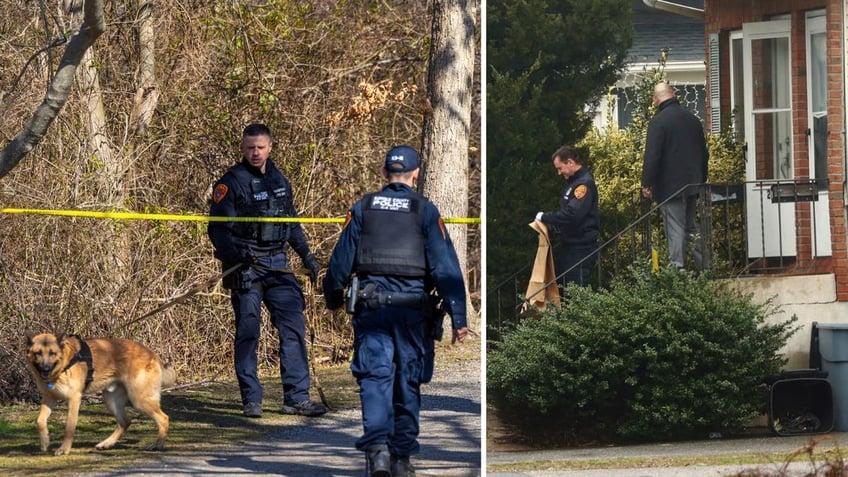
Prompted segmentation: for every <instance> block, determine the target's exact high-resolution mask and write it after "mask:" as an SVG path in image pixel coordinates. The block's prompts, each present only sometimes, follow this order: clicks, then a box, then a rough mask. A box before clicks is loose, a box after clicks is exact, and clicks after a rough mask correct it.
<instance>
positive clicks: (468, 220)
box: [0, 208, 480, 224]
mask: <svg viewBox="0 0 848 477" xmlns="http://www.w3.org/2000/svg"><path fill="white" fill-rule="evenodd" d="M0 214H34V215H54V216H62V217H87V218H92V219H114V220H175V221H184V222H301V223H308V224H322V223H324V224H326V223H339V224H341V223H344V221H345V219H344V217H331V218H321V217H223V216H209V215H188V214H142V213H138V212H97V211H92V210H54V209H15V208H6V209H0ZM443 220H444V222H445V223H446V224H479V223H480V218H479V217H457V218H445V219H443Z"/></svg>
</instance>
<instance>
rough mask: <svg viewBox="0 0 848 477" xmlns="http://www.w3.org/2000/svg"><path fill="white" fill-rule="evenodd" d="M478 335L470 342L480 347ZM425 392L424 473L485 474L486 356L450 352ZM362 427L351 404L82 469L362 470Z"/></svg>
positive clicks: (220, 475) (160, 472) (214, 472)
mask: <svg viewBox="0 0 848 477" xmlns="http://www.w3.org/2000/svg"><path fill="white" fill-rule="evenodd" d="M477 341H479V340H474V343H466V345H470V346H475V347H479V343H477ZM474 355H476V356H478V357H479V353H475V354H474ZM422 395H423V396H422V406H421V407H422V412H421V438H420V443H421V453H420V454H419V455H417V456H414V457H413V459H412V462H413V464H414V465H415V466H416V469H417V474H418V475H419V476H422V477H424V476H458V477H466V476H467V477H472V476H479V475H481V472H480V467H481V430H480V423H481V418H480V415H481V414H480V413H481V405H480V360H479V358H478V359H476V360H468V359H461V360H457V359H456V358H455V357H451V356H445V355H444V354H443V355H442V359H437V363H436V373H435V375H434V377H433V381H432V382H431V383H430V384H428V385H425V386H424V387H423V388H422ZM361 430H362V423H361V416H360V412H359V409H358V408H356V409H345V410H339V411H335V412H331V413H328V414H326V415H324V416H321V417H317V418H294V419H289V420H286V422H285V423H282V424H280V425H278V426H271V427H269V430H268V431H267V432H266V433H265V435H264V436H263V437H262V438H261V439H255V440H249V441H245V442H234V443H233V444H232V446H229V447H227V448H217V449H215V450H214V451H211V452H204V453H193V452H189V451H179V452H171V451H166V452H165V453H163V454H161V455H158V456H156V460H151V461H147V462H142V463H140V464H138V465H134V466H133V468H132V469H124V470H121V471H112V472H109V473H106V474H104V473H99V474H80V475H85V476H87V477H96V476H107V475H108V476H120V475H127V476H129V475H132V476H138V475H146V476H186V475H191V476H195V475H204V476H206V475H209V476H216V477H229V476H244V475H248V474H249V475H251V476H269V475H284V476H357V477H361V476H363V475H365V472H364V456H363V454H362V453H361V452H359V451H357V450H356V449H354V447H353V443H354V441H355V440H356V438H357V437H359V435H360V434H361ZM214 438H215V437H214V436H210V440H211V439H214Z"/></svg>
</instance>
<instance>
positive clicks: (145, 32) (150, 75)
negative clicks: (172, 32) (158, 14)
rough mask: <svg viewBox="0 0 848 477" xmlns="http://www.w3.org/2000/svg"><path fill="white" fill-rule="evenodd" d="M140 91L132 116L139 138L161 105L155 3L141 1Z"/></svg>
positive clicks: (139, 33)
mask: <svg viewBox="0 0 848 477" xmlns="http://www.w3.org/2000/svg"><path fill="white" fill-rule="evenodd" d="M137 24H138V56H139V68H138V69H139V74H138V89H137V90H136V92H135V102H134V104H133V111H132V115H131V123H132V125H133V132H134V133H135V135H137V136H144V135H146V134H147V128H148V126H150V120H151V119H152V118H153V112H154V111H155V110H156V105H157V104H158V103H159V87H158V86H157V85H156V52H155V46H156V35H155V31H154V29H153V2H152V1H151V0H141V1H140V2H139V6H138V21H137Z"/></svg>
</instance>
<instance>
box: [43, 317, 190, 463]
mask: <svg viewBox="0 0 848 477" xmlns="http://www.w3.org/2000/svg"><path fill="white" fill-rule="evenodd" d="M26 337H27V353H26V356H27V364H28V365H29V368H30V371H32V376H33V379H35V383H36V384H37V385H38V390H39V391H40V392H41V411H40V412H39V413H38V419H37V420H36V423H37V425H38V437H39V441H40V444H41V451H42V452H47V448H48V446H49V444H50V437H49V435H48V432H47V419H48V418H49V417H50V414H51V413H52V412H53V409H54V408H55V407H56V403H57V402H58V401H64V400H67V401H68V419H67V422H66V423H65V437H64V440H63V441H62V445H61V446H60V447H59V449H57V450H56V455H67V454H69V453H70V452H71V445H72V444H73V440H74V429H76V426H77V418H78V417H79V409H80V401H82V395H83V392H85V393H87V394H88V393H97V392H101V391H102V392H103V403H104V404H105V405H106V408H107V409H109V411H110V412H111V413H112V414H113V415H114V416H115V420H116V421H117V422H118V425H117V427H116V428H115V431H114V432H112V435H110V436H109V437H107V438H106V439H105V440H103V441H102V442H100V443H99V444H97V445H96V446H95V448H96V449H98V450H104V449H109V448H111V447H113V446H114V445H115V443H116V442H117V441H118V439H119V438H120V437H121V435H122V434H123V433H124V431H125V430H126V429H127V427H129V425H130V419H129V418H128V417H127V414H126V409H125V407H126V404H127V403H130V404H132V406H133V407H134V408H136V410H138V411H139V412H141V413H142V414H145V415H147V416H149V417H150V418H152V419H153V420H154V421H155V422H156V426H158V428H159V433H158V436H157V438H156V442H155V443H154V444H153V445H151V446H150V447H149V448H148V450H163V449H164V448H165V438H166V437H167V435H168V423H169V419H168V415H167V414H165V413H164V412H162V409H161V407H160V406H159V396H160V392H161V389H162V386H170V385H172V384H173V383H174V382H176V377H177V375H176V372H175V371H174V369H173V368H172V367H171V366H170V365H166V364H163V363H162V361H161V360H160V359H159V357H158V356H156V354H155V353H153V351H150V350H149V349H147V348H146V347H145V346H143V345H141V344H139V343H137V342H135V341H130V340H124V339H105V338H101V339H90V340H83V339H82V338H80V337H79V336H76V335H59V336H56V335H54V334H51V333H42V334H32V333H27V334H26Z"/></svg>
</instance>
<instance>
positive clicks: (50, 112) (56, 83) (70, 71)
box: [0, 0, 106, 177]
mask: <svg viewBox="0 0 848 477" xmlns="http://www.w3.org/2000/svg"><path fill="white" fill-rule="evenodd" d="M103 1H104V0H86V2H85V6H84V17H83V23H82V26H81V27H80V29H79V32H77V34H76V35H74V36H73V37H71V40H70V41H69V42H68V45H67V46H66V47H65V53H64V54H63V55H62V59H61V61H60V63H59V68H58V70H57V71H56V75H55V76H54V77H53V81H51V83H50V87H49V88H48V89H47V94H46V95H45V96H44V100H43V101H42V102H41V104H40V105H39V106H38V108H37V109H36V110H35V112H34V113H33V115H32V118H30V120H29V123H27V125H26V128H25V129H24V130H23V131H21V132H20V133H18V135H17V136H15V138H14V139H12V142H10V143H9V144H8V145H7V146H6V147H5V148H3V150H2V151H0V177H3V176H5V175H6V174H8V173H9V172H10V171H11V170H12V169H13V168H14V167H15V166H17V165H18V163H19V162H20V161H21V160H22V159H23V158H24V157H25V156H26V155H27V154H29V152H30V151H32V149H33V148H35V146H37V145H38V143H40V142H41V139H42V138H43V137H44V134H45V133H46V132H47V129H48V128H49V127H50V124H52V123H53V120H54V119H56V116H58V114H59V112H60V111H61V110H62V107H64V105H65V103H66V102H67V101H68V96H69V94H70V90H71V86H72V85H73V82H74V76H75V74H76V71H77V67H78V66H79V64H80V61H81V60H82V57H83V55H84V54H85V52H86V51H87V50H88V49H89V48H90V47H91V45H93V44H94V42H95V40H97V38H98V37H99V36H100V35H101V34H103V32H104V31H106V19H105V18H104V14H103Z"/></svg>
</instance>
